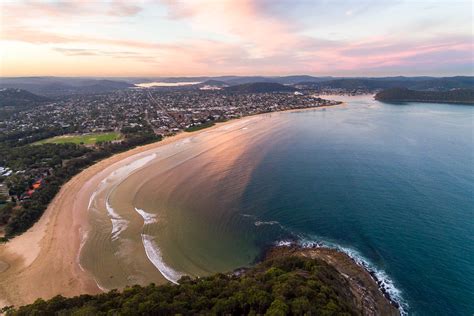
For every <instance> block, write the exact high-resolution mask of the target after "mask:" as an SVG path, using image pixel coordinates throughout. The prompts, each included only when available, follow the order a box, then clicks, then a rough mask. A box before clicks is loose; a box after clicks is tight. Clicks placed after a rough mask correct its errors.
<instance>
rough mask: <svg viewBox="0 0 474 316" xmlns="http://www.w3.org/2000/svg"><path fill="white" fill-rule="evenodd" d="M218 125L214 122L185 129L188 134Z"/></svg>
mask: <svg viewBox="0 0 474 316" xmlns="http://www.w3.org/2000/svg"><path fill="white" fill-rule="evenodd" d="M214 125H216V124H215V123H214V122H207V123H203V124H201V125H194V126H191V127H188V128H186V129H185V131H186V132H195V131H199V130H201V129H205V128H208V127H211V126H214Z"/></svg>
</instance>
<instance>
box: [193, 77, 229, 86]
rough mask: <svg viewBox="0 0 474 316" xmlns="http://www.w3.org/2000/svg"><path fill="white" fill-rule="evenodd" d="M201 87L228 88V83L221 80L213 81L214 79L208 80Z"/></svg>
mask: <svg viewBox="0 0 474 316" xmlns="http://www.w3.org/2000/svg"><path fill="white" fill-rule="evenodd" d="M200 85H205V86H214V87H226V86H228V84H227V82H224V81H219V80H213V79H210V80H206V81H204V82H202V83H200Z"/></svg>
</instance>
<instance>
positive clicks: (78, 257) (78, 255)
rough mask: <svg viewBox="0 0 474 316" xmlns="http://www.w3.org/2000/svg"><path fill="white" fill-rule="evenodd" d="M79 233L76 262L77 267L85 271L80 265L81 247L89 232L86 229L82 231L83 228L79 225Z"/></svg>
mask: <svg viewBox="0 0 474 316" xmlns="http://www.w3.org/2000/svg"><path fill="white" fill-rule="evenodd" d="M79 233H80V234H81V236H82V238H81V244H80V245H79V250H78V251H77V256H76V261H77V264H78V265H79V268H80V269H81V270H82V271H86V270H85V269H84V267H83V266H82V265H81V252H82V248H83V247H84V245H85V244H86V241H87V237H89V232H88V231H83V229H82V227H81V228H79Z"/></svg>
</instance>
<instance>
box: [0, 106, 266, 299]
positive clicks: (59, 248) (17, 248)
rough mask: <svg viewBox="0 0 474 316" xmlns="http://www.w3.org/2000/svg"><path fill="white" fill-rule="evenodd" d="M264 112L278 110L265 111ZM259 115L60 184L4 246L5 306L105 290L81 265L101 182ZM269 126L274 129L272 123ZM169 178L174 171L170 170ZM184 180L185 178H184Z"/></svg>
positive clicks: (123, 156) (142, 150)
mask: <svg viewBox="0 0 474 316" xmlns="http://www.w3.org/2000/svg"><path fill="white" fill-rule="evenodd" d="M265 115H267V116H268V115H274V114H263V116H265ZM259 117H262V116H261V115H259V116H251V117H245V118H242V119H240V120H232V121H229V122H225V123H219V124H216V125H215V126H213V127H211V128H207V129H204V130H200V131H196V132H193V133H180V134H178V135H176V136H173V137H170V138H166V139H164V140H163V141H161V142H158V143H153V144H149V145H145V146H141V147H137V148H135V149H132V150H130V151H127V152H124V153H120V154H117V155H114V156H113V157H110V158H108V159H105V160H102V161H100V162H98V163H97V164H95V165H93V166H91V167H89V168H87V169H85V170H84V171H82V172H81V173H80V174H78V175H76V176H75V177H73V178H72V179H71V180H70V181H69V182H68V183H66V184H65V185H64V186H63V187H62V188H61V190H60V192H59V193H58V195H57V196H56V197H55V198H54V200H53V201H52V202H51V204H50V205H49V207H48V208H47V210H46V211H45V214H44V215H43V216H42V217H41V219H40V220H39V221H38V222H37V223H36V224H35V225H34V226H33V227H32V228H31V229H30V230H28V231H27V232H26V233H24V234H23V235H21V236H18V237H16V238H14V239H13V240H11V241H10V242H8V243H6V244H2V245H0V261H1V262H2V264H1V266H0V268H2V270H3V272H0V307H1V306H5V305H16V306H18V305H23V304H27V303H31V302H33V301H34V300H36V299H37V298H44V299H47V298H51V297H53V296H55V295H58V294H61V295H64V296H73V295H78V294H84V293H88V294H94V293H100V292H101V289H100V288H99V286H98V284H97V282H96V279H95V276H94V275H93V274H92V273H91V272H89V271H88V270H87V269H83V268H82V267H81V265H80V264H79V263H80V261H81V260H80V252H81V247H83V246H84V245H85V244H84V235H85V232H88V231H90V229H91V227H90V221H89V213H88V212H87V210H88V208H89V206H90V205H89V204H90V201H91V197H92V196H93V195H94V192H95V191H96V189H97V187H98V186H99V185H100V183H101V182H102V181H103V180H104V179H105V178H106V177H107V176H108V175H110V174H111V173H113V172H114V170H117V169H119V168H122V167H124V166H127V165H130V164H131V163H133V162H134V161H136V160H137V159H140V158H142V157H146V156H147V155H150V152H153V150H156V149H158V148H160V147H163V146H166V145H168V144H175V143H177V142H179V141H183V140H186V139H189V138H191V137H193V136H196V135H199V134H203V133H210V132H211V131H213V130H216V129H223V128H227V129H228V130H231V129H233V128H235V129H240V128H241V125H240V124H242V123H244V122H248V121H251V120H258V118H259ZM226 126H227V127H226ZM267 128H268V129H271V126H268V127H267ZM244 149H245V148H242V150H244ZM214 154H218V152H215V153H214ZM234 154H236V153H234ZM231 156H232V154H231ZM231 165H232V163H229V164H227V165H225V166H223V168H229V166H231ZM169 176H174V175H170V174H169ZM177 176H178V175H177ZM181 183H184V182H183V181H181ZM170 194H171V193H170ZM135 215H136V216H138V214H135ZM170 246H172V245H170ZM130 260H131V259H130ZM147 264H148V265H149V266H148V267H149V268H153V266H151V265H150V262H149V261H148V263H147ZM0 271H1V270H0ZM153 271H155V272H156V271H157V270H156V269H154V270H153ZM144 275H146V273H145V274H144ZM155 275H157V274H155ZM154 281H157V282H166V281H165V279H164V278H163V276H161V275H158V276H157V277H156V278H155V279H154ZM134 282H138V283H143V282H150V279H148V278H146V279H144V280H135V279H130V280H128V283H132V284H133V283H134Z"/></svg>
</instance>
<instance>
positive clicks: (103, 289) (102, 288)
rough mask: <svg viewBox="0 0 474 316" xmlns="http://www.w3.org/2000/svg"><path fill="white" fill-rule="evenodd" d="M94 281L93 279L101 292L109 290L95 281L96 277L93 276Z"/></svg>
mask: <svg viewBox="0 0 474 316" xmlns="http://www.w3.org/2000/svg"><path fill="white" fill-rule="evenodd" d="M94 281H95V284H97V287H98V288H99V289H100V290H101V291H102V292H108V291H109V290H108V289H106V288H105V287H103V286H101V285H100V284H99V281H97V279H96V278H94Z"/></svg>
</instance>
